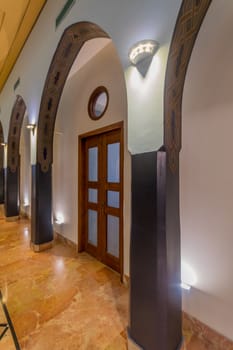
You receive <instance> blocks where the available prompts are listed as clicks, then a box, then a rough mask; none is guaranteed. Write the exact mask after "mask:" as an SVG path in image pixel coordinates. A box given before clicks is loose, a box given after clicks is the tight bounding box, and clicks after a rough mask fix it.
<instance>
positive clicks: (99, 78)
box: [53, 39, 131, 275]
mask: <svg viewBox="0 0 233 350" xmlns="http://www.w3.org/2000/svg"><path fill="white" fill-rule="evenodd" d="M92 41H93V44H94V43H96V41H98V39H97V40H96V39H95V40H92ZM92 41H90V42H89V46H90V45H91V44H92V43H91V42H92ZM80 55H81V52H80ZM77 61H78V59H77ZM77 63H78V62H77ZM77 67H78V65H77ZM100 85H104V86H105V87H106V88H107V89H108V92H109V105H108V108H107V111H106V113H105V115H104V116H103V117H102V118H101V119H100V120H98V121H93V120H92V119H90V118H89V115H88V109H87V106H88V101H89V98H90V95H91V93H92V92H93V91H94V89H95V88H96V87H97V86H100ZM119 121H123V122H124V273H125V274H126V275H129V239H130V220H131V218H130V196H131V173H130V170H131V163H130V154H129V152H128V147H127V144H128V143H127V96H126V88H125V81H124V74H123V70H122V67H121V64H120V62H119V59H118V57H117V53H116V50H115V48H114V46H113V44H112V43H111V42H109V43H108V44H107V46H105V47H104V48H103V49H102V50H101V51H100V52H98V53H96V54H95V55H94V56H93V57H92V58H91V59H90V60H89V61H88V63H87V64H86V65H85V66H82V67H81V68H80V69H78V70H77V71H76V72H75V73H73V74H72V75H71V77H70V79H68V80H67V82H66V85H65V88H64V90H63V94H62V98H61V101H60V105H59V109H58V113H57V120H56V127H55V138H54V163H53V179H54V182H53V211H54V216H55V217H56V216H59V215H60V216H63V218H64V224H63V225H62V228H61V230H62V232H61V233H62V234H63V235H64V236H65V237H67V238H69V239H70V240H72V241H73V242H75V243H77V239H78V210H79V208H78V137H79V135H82V134H84V133H87V132H89V131H93V130H96V129H99V128H102V127H104V126H107V125H111V124H114V123H116V122H119Z"/></svg>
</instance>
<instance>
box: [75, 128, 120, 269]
mask: <svg viewBox="0 0 233 350" xmlns="http://www.w3.org/2000/svg"><path fill="white" fill-rule="evenodd" d="M115 127H116V126H115ZM108 129H110V130H107V131H104V130H102V131H101V130H100V131H99V132H98V133H97V134H96V135H91V136H86V137H85V136H83V137H81V152H82V155H81V158H82V169H81V173H82V179H81V184H82V190H81V196H82V198H80V202H81V207H82V210H81V213H82V218H81V220H82V240H83V241H82V245H83V248H84V249H85V250H86V251H87V252H88V253H89V254H91V255H93V256H94V257H96V258H97V259H98V260H100V261H101V262H103V263H104V264H106V265H108V266H110V267H111V268H113V269H114V270H116V271H118V272H120V273H121V272H122V260H123V256H122V255H123V232H122V231H123V133H122V132H123V129H122V126H121V127H118V128H116V129H115V128H114V127H113V129H112V130H111V127H109V128H108ZM80 202H79V203H80Z"/></svg>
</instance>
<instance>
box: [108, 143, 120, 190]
mask: <svg viewBox="0 0 233 350" xmlns="http://www.w3.org/2000/svg"><path fill="white" fill-rule="evenodd" d="M107 162H108V176H107V178H108V182H114V183H119V182H120V143H119V142H116V143H111V144H108V147H107Z"/></svg>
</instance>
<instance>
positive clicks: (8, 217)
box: [6, 215, 19, 222]
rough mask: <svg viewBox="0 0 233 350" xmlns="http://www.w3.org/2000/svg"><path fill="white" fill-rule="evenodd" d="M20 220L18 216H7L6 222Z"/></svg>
mask: <svg viewBox="0 0 233 350" xmlns="http://www.w3.org/2000/svg"><path fill="white" fill-rule="evenodd" d="M17 220H19V215H17V216H6V221H8V222H13V221H17Z"/></svg>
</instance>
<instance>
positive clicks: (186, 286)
mask: <svg viewBox="0 0 233 350" xmlns="http://www.w3.org/2000/svg"><path fill="white" fill-rule="evenodd" d="M181 288H182V289H185V290H190V289H191V286H190V285H189V284H187V283H184V282H181Z"/></svg>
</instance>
